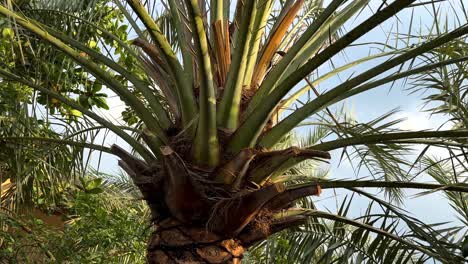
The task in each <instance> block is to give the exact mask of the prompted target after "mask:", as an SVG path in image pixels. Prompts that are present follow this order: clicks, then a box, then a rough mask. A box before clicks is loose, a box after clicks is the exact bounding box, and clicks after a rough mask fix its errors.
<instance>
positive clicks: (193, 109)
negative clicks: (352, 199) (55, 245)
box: [0, 0, 468, 263]
mask: <svg viewBox="0 0 468 264" xmlns="http://www.w3.org/2000/svg"><path fill="white" fill-rule="evenodd" d="M19 2H22V1H6V2H4V3H3V4H2V5H0V15H1V16H2V17H3V18H4V19H3V20H2V21H8V22H7V23H3V25H5V24H7V25H9V30H7V31H5V30H4V31H3V32H6V33H5V36H7V37H8V38H6V39H7V41H9V43H11V45H12V46H14V47H21V45H20V44H21V43H24V41H25V39H28V40H32V41H34V42H35V43H41V44H43V45H47V47H48V48H52V49H54V50H56V51H58V52H60V54H62V55H63V58H66V60H67V63H66V65H65V64H64V65H63V66H62V67H58V70H57V72H58V73H60V74H59V75H62V74H66V73H67V72H70V71H73V72H75V71H76V72H80V73H83V76H84V78H83V79H82V80H81V82H80V81H78V82H77V83H74V84H75V85H74V88H73V89H64V90H61V89H62V88H61V87H65V85H64V84H67V82H66V81H63V79H61V78H57V79H52V81H44V78H38V75H40V74H42V75H44V74H45V73H46V72H47V70H48V69H41V68H39V67H36V66H34V67H27V68H28V69H30V70H29V71H27V73H28V74H24V71H22V70H24V68H25V67H26V66H28V65H27V63H25V64H24V65H22V67H14V66H16V65H13V66H12V65H9V64H5V63H1V64H0V76H1V77H2V78H3V79H4V81H8V82H15V83H20V84H22V85H25V86H28V87H30V88H32V89H34V90H36V91H38V92H39V93H40V94H41V95H43V96H46V97H48V98H52V99H54V102H60V104H62V105H65V106H67V107H68V108H69V109H74V110H77V111H79V112H81V113H82V114H83V115H84V116H85V117H86V118H91V119H92V120H94V122H93V123H90V122H86V124H87V126H88V127H86V128H84V129H83V130H82V131H81V132H82V133H86V132H89V131H93V130H99V129H107V130H110V131H112V132H113V133H115V134H116V135H118V136H119V137H120V138H121V139H122V140H124V141H125V142H126V143H128V144H129V145H130V146H131V148H132V149H133V151H134V153H133V154H132V153H130V152H128V151H126V150H125V149H124V148H123V147H120V146H117V145H113V146H112V147H111V148H108V147H106V146H102V145H97V144H93V143H90V142H84V141H79V140H70V137H68V138H67V139H64V140H56V139H54V140H50V139H49V140H48V142H52V143H59V144H66V145H71V146H78V147H86V148H91V149H96V150H99V151H103V152H108V153H112V154H114V155H116V156H118V157H119V158H120V161H119V165H120V167H121V168H122V169H123V170H125V171H126V172H127V173H128V175H129V176H130V177H131V178H132V180H133V182H134V184H135V185H136V186H137V187H138V188H139V189H140V191H141V193H142V195H143V198H144V199H145V200H146V201H147V204H148V206H149V207H150V209H151V212H152V221H153V223H154V225H155V226H156V229H155V231H154V233H153V234H152V237H151V238H150V241H149V243H148V252H147V260H148V263H191V262H195V263H240V262H241V259H242V257H243V254H244V252H245V251H246V250H247V249H248V248H249V247H251V246H252V245H254V244H256V243H258V242H260V241H263V240H265V239H266V238H268V237H269V236H271V235H273V234H275V233H277V232H280V231H281V230H284V229H287V228H293V227H295V226H299V225H301V224H303V223H304V222H307V221H311V220H308V219H313V220H314V221H320V220H319V219H328V220H331V221H333V222H334V226H333V228H332V230H333V232H342V230H344V229H343V226H348V227H349V226H351V227H352V229H350V230H351V232H353V234H354V232H360V234H361V238H362V240H363V241H364V242H363V243H367V242H366V238H369V237H370V235H369V234H370V233H372V234H373V235H372V236H377V238H376V239H377V241H380V242H382V241H384V243H385V245H386V246H387V247H388V246H392V248H394V249H395V250H393V251H387V252H389V253H387V254H388V255H386V256H387V257H389V258H388V259H392V257H391V256H398V257H400V256H407V255H408V254H415V255H417V256H418V258H420V259H425V258H433V259H437V260H439V261H442V262H445V263H454V262H460V261H463V260H462V259H463V258H462V257H461V254H460V248H459V247H458V246H457V245H455V242H454V241H451V240H450V239H451V238H449V237H448V235H449V234H452V233H451V232H452V231H453V230H436V229H435V228H434V227H431V226H427V225H424V224H423V223H421V222H420V221H417V219H413V218H409V217H407V216H405V215H404V214H402V213H401V212H400V211H399V210H397V209H395V208H394V206H393V205H391V204H389V203H387V202H385V201H384V200H382V199H380V198H379V197H378V196H375V195H372V194H370V193H368V192H367V191H364V190H362V189H357V188H386V190H387V192H388V194H389V195H390V196H391V198H393V199H396V198H401V197H400V196H401V195H402V194H401V192H399V191H398V190H401V189H403V188H414V189H426V190H440V189H443V190H445V191H447V192H454V193H464V192H468V186H467V185H466V184H464V183H459V182H457V181H454V182H451V183H447V182H441V183H439V184H431V183H424V182H415V181H414V180H412V179H411V176H410V175H409V173H407V172H406V171H405V169H404V168H403V167H405V166H407V167H411V168H412V167H413V164H412V163H411V162H409V161H407V160H406V159H405V158H404V157H403V155H404V154H405V153H406V152H407V151H408V146H409V145H416V144H424V145H427V146H435V147H443V148H446V149H447V150H449V151H452V152H454V151H455V153H458V152H457V151H461V152H462V153H463V151H464V149H465V148H466V147H467V144H466V138H467V137H468V131H467V130H466V124H467V122H466V120H467V119H468V116H467V114H466V108H464V107H466V98H467V93H466V87H464V86H463V84H462V83H460V84H459V86H458V88H457V89H458V90H457V92H455V93H444V96H446V98H445V99H447V98H448V99H450V100H449V101H447V100H445V101H444V102H446V101H447V102H451V103H450V104H449V105H448V106H449V109H448V110H447V109H446V106H444V107H445V108H444V109H445V110H444V111H446V112H447V111H448V112H450V113H452V112H453V111H452V110H453V109H454V108H453V106H456V109H458V110H457V111H459V113H460V114H461V116H459V119H457V120H454V121H453V123H456V125H454V126H453V127H451V129H449V130H438V131H402V130H398V129H395V128H394V127H393V125H394V124H395V122H386V123H384V124H382V122H383V120H385V119H386V118H388V117H389V115H384V116H382V117H381V118H377V119H375V120H372V121H371V122H368V123H361V122H358V121H356V120H350V119H349V117H348V116H346V117H345V118H344V119H343V118H341V120H340V119H339V118H337V117H336V116H335V115H336V114H333V112H332V111H331V110H330V108H329V107H331V106H333V105H334V104H337V103H339V102H341V101H343V100H344V99H347V98H349V97H351V96H353V95H356V94H361V93H363V92H366V91H369V90H371V89H374V88H377V87H379V86H382V85H384V84H388V83H392V82H394V81H397V80H399V79H403V78H407V77H409V76H416V75H418V74H419V75H421V74H430V73H432V72H433V71H434V70H436V69H441V68H444V67H448V66H450V65H455V66H456V67H461V69H463V67H464V66H466V60H467V57H466V43H465V42H464V36H465V35H466V34H467V32H468V25H467V24H466V23H465V22H461V21H462V20H463V18H459V20H457V21H456V22H454V24H455V26H452V27H450V26H449V24H447V25H448V26H447V27H446V28H444V29H441V28H440V27H439V26H438V23H439V13H438V11H437V10H436V8H435V5H436V3H434V2H435V1H434V2H428V3H426V2H421V3H419V2H417V1H415V0H396V1H393V2H392V3H388V2H386V1H383V2H382V3H381V5H380V6H379V7H378V10H377V11H376V12H375V13H374V14H372V15H370V16H369V17H368V18H366V19H365V20H363V22H361V23H360V24H359V25H357V26H355V27H354V28H353V29H352V30H350V31H348V32H343V31H344V25H345V23H346V22H347V21H350V20H351V19H352V18H353V17H355V16H358V15H360V14H361V15H362V13H361V11H362V9H363V8H364V7H366V6H367V5H368V4H369V2H370V1H369V0H354V1H345V0H333V1H331V2H330V3H328V4H327V5H325V6H324V3H323V2H322V1H305V0H298V1H289V0H287V1H274V0H263V1H235V3H230V2H229V1H209V3H208V1H197V0H185V1H180V0H168V1H164V2H162V5H158V2H157V1H147V2H146V3H145V4H144V3H143V2H142V1H140V0H127V1H119V0H116V1H113V2H110V1H109V2H105V3H104V4H103V3H102V2H98V3H96V2H94V1H84V2H85V5H82V6H80V8H91V9H93V8H94V10H104V9H105V10H106V12H108V13H112V12H118V13H119V14H121V15H123V16H125V21H126V22H127V23H128V24H129V26H131V27H130V29H128V28H127V27H124V28H122V29H120V28H119V29H118V30H121V31H122V32H124V33H127V32H129V33H131V34H134V35H135V36H136V37H135V39H134V40H133V41H131V42H129V41H125V40H122V39H121V38H120V37H119V34H118V33H112V32H111V31H109V30H108V29H106V28H103V27H102V26H99V25H96V23H93V21H91V20H87V19H86V18H83V17H80V16H77V15H76V8H74V7H73V5H72V7H71V8H70V10H67V11H60V12H59V11H56V10H54V9H53V8H49V9H42V10H39V11H38V10H34V9H32V11H33V12H29V13H28V12H20V11H19V10H18V9H17V8H16V4H18V3H19ZM28 2H31V3H34V2H41V1H28ZM52 2H60V1H52ZM421 6H422V7H427V6H430V7H434V10H435V11H434V21H435V23H434V25H435V26H434V28H436V29H437V30H433V31H430V33H429V34H426V35H420V36H419V35H418V36H415V33H414V32H412V31H411V30H410V31H409V32H408V33H407V34H401V33H399V34H396V39H397V42H399V43H401V42H403V43H404V44H406V45H405V47H403V48H398V45H395V47H392V46H391V45H390V44H389V43H388V41H387V40H384V41H382V42H381V43H378V44H376V45H377V46H379V47H383V48H387V49H386V50H383V51H382V52H381V53H377V54H373V55H370V56H367V57H364V58H362V59H360V60H357V61H354V62H351V63H349V64H346V65H344V66H341V67H338V68H335V69H332V70H330V71H329V72H327V73H326V74H325V75H321V76H315V75H313V76H312V77H313V79H312V80H311V79H310V78H309V76H310V75H311V74H312V73H314V72H315V71H316V70H317V69H319V67H321V66H322V65H324V64H325V63H327V62H332V59H333V58H335V56H338V55H339V54H340V53H342V52H345V51H346V50H347V49H348V48H350V47H353V45H355V44H353V43H355V41H356V40H357V39H359V38H361V37H362V36H364V35H366V34H367V33H368V32H370V31H371V30H372V29H374V28H376V27H378V26H379V25H381V24H382V23H384V22H385V21H387V20H390V19H392V18H395V19H398V18H397V14H398V13H399V12H401V11H402V10H404V9H414V8H418V7H421ZM462 7H463V4H462ZM231 8H232V11H231ZM278 8H279V10H278V11H277V9H278ZM34 11H36V12H34ZM38 12H45V14H47V15H48V16H49V17H53V16H54V15H56V14H57V13H60V15H61V16H64V17H67V18H68V20H62V22H60V23H48V21H47V19H44V20H43V21H42V22H39V21H38V20H37V18H36V19H34V18H33V16H34V15H35V14H36V15H37V14H38ZM465 13H466V12H465ZM399 19H402V18H399ZM404 19H407V18H404ZM63 21H66V22H63ZM408 23H409V24H410V26H409V28H410V29H411V24H412V21H408ZM81 28H86V29H88V30H90V29H92V30H94V35H93V36H92V41H88V42H83V41H80V39H79V38H77V36H79V32H80V29H81ZM434 31H435V33H433V32H434ZM12 32H14V33H15V34H12ZM397 33H398V32H397ZM421 34H422V33H421ZM390 37H391V36H390V35H389V36H388V38H390ZM415 39H416V40H417V41H415ZM15 45H16V46H15ZM366 45H372V43H367V44H366ZM400 45H401V44H400ZM28 48H30V50H34V48H33V47H32V46H31V45H29V46H28ZM438 50H445V51H446V52H445V54H447V56H439V55H437V53H433V52H435V51H438ZM437 58H442V60H436V59H437ZM365 62H373V63H374V66H373V67H372V68H369V69H367V70H363V71H359V73H358V74H354V75H353V76H352V77H350V78H349V79H348V80H346V81H343V82H342V83H340V84H338V85H337V86H336V87H334V88H331V89H329V90H328V91H326V92H324V93H319V91H318V90H317V89H316V87H315V86H316V85H318V84H319V83H320V82H322V81H324V80H326V79H328V78H330V77H332V76H335V75H337V74H339V73H340V72H343V71H345V70H347V69H350V68H353V67H354V66H357V65H361V64H363V63H365ZM407 64H409V66H405V65H407ZM51 65H55V66H57V65H59V64H57V63H56V62H54V63H51ZM55 68H57V67H55ZM394 68H398V70H397V71H392V69H394ZM356 69H357V70H358V69H359V68H356ZM443 74H445V72H444V73H443ZM434 76H435V75H434ZM445 77H446V78H447V80H452V75H450V74H447V75H446V76H445ZM463 77H466V73H463ZM435 79H436V80H437V78H435ZM421 81H422V82H421V85H422V84H423V83H424V81H425V79H424V78H422V79H421ZM304 82H305V84H306V85H305V86H304V87H303V88H298V87H297V86H298V85H299V84H301V83H304ZM90 83H92V84H93V85H92V86H90ZM442 84H446V83H442ZM452 84H453V83H449V85H448V86H447V87H448V89H454V88H453V85H452ZM102 86H105V87H106V88H108V89H110V90H111V91H112V92H113V93H115V94H116V95H117V96H119V97H120V99H121V100H122V101H123V102H124V103H125V104H126V106H127V111H126V112H125V113H124V117H125V120H126V121H127V123H128V124H129V125H128V126H120V125H117V124H115V123H113V122H111V121H109V120H107V119H105V118H103V117H101V116H100V115H99V114H98V112H96V108H93V104H91V103H90V102H93V100H91V101H90V100H88V99H89V98H90V96H91V95H93V91H99V89H100V87H102ZM433 86H434V85H431V86H425V87H424V86H423V88H424V89H426V88H429V87H433ZM93 87H97V88H96V90H95V89H94V88H93ZM440 87H442V88H444V86H440ZM447 87H445V88H447ZM420 88H421V86H420ZM437 88H438V87H437ZM309 92H313V93H314V94H315V98H313V99H310V98H309V99H308V100H307V101H306V102H305V103H304V102H302V100H303V98H304V96H305V95H307V94H308V93H309ZM94 94H96V92H94ZM440 98H441V97H440V96H439V97H437V98H431V99H432V100H433V101H435V100H441V99H440ZM455 99H456V100H457V101H453V102H454V103H453V102H452V100H455ZM97 101H98V102H95V103H94V105H97V106H99V105H101V106H102V104H101V103H102V100H97ZM99 102H101V103H99ZM296 102H299V103H300V104H296V108H292V106H293V105H294V104H295V103H296ZM460 109H461V110H460ZM463 109H465V110H463ZM457 113H458V112H457ZM310 117H316V118H317V119H318V120H319V122H313V123H310V122H309V123H306V122H305V121H306V120H307V119H308V118H310ZM317 119H316V120H317ZM86 120H87V121H89V119H86ZM298 126H311V127H313V128H314V129H315V130H314V133H318V134H320V133H321V137H319V139H320V140H325V141H324V142H320V141H319V140H309V142H304V144H300V145H295V146H288V147H286V145H287V141H285V138H287V137H288V136H289V137H290V136H292V135H293V134H292V132H291V131H292V130H293V129H294V128H296V127H298ZM77 133H78V134H79V133H80V132H77ZM71 138H73V137H71ZM28 140H36V141H40V140H45V139H41V138H35V139H31V138H29V139H28ZM336 149H345V150H346V149H354V150H355V151H354V154H355V156H356V157H359V158H360V159H361V163H360V165H361V166H362V167H367V168H369V170H370V171H371V172H373V173H374V175H375V177H376V178H375V179H374V180H366V181H363V180H348V181H343V180H340V181H338V180H336V181H333V180H325V179H322V178H317V177H301V176H300V174H302V173H301V171H302V172H304V170H303V168H302V167H301V164H302V166H303V165H304V164H315V166H316V164H317V163H320V162H325V161H326V160H328V159H330V158H331V156H330V154H329V152H330V151H333V150H336ZM423 152H424V151H423ZM343 155H344V156H346V155H350V154H349V153H348V152H347V151H344V152H343ZM455 156H456V157H457V158H460V157H461V159H463V158H465V159H466V157H463V155H461V156H460V154H456V155H455ZM451 157H452V156H451ZM457 158H455V157H452V158H451V160H453V161H454V162H455V161H457ZM420 159H421V158H417V161H419V160H420ZM462 163H463V160H460V164H462ZM411 168H410V169H409V170H411ZM294 175H295V176H294ZM329 188H349V189H350V190H352V191H353V192H356V193H359V194H361V195H364V196H366V197H368V198H369V199H371V200H372V201H374V202H378V203H379V204H381V205H385V208H386V209H385V211H386V212H385V213H384V214H380V215H377V216H376V215H374V214H373V213H372V212H371V211H370V210H369V211H368V213H367V214H366V215H364V216H363V217H362V218H361V219H360V220H353V219H350V218H346V217H345V214H344V212H345V211H346V206H344V207H343V208H342V210H340V212H337V213H335V214H333V213H327V212H323V211H319V210H316V209H298V208H293V206H294V204H295V202H296V201H297V200H300V199H301V198H305V197H308V196H311V195H319V194H320V192H321V190H323V189H329ZM399 195H400V196H399ZM309 202H310V201H309ZM395 218H399V219H403V220H404V222H405V224H406V225H408V227H409V228H408V229H409V231H408V232H409V233H408V234H405V235H402V236H401V237H400V236H399V235H398V232H397V231H398V230H397V228H396V227H395V226H394V225H393V224H392V225H391V226H388V225H386V223H388V222H386V221H387V220H389V219H395ZM380 221H383V222H384V223H383V224H382V223H381V222H380ZM378 224H380V227H376V226H377V225H378ZM348 229H349V228H348ZM340 230H341V231H340ZM444 232H445V233H444ZM446 235H447V236H446ZM331 238H333V239H335V240H336V239H338V238H339V236H336V235H335V236H333V237H330V239H331ZM328 241H334V240H328ZM380 242H379V243H380ZM330 243H333V242H330ZM382 248H385V247H382ZM382 252H383V251H382ZM351 253H353V252H351ZM329 258H331V256H326V258H325V259H329Z"/></svg>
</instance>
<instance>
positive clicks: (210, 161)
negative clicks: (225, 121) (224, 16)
mask: <svg viewBox="0 0 468 264" xmlns="http://www.w3.org/2000/svg"><path fill="white" fill-rule="evenodd" d="M185 2H186V3H187V8H188V12H189V16H190V21H191V24H192V33H193V35H194V43H195V49H196V50H195V53H196V58H197V62H198V65H199V67H198V68H199V70H200V74H199V75H200V79H201V80H200V96H199V104H200V112H199V117H198V127H197V131H196V135H195V144H194V153H193V155H194V157H195V160H196V161H197V162H198V163H199V164H202V165H207V166H209V167H214V166H216V165H217V164H218V162H219V145H218V136H217V133H218V131H217V126H216V92H215V87H214V80H213V73H212V69H211V61H210V56H209V51H208V39H207V35H206V31H205V26H204V24H203V18H202V15H201V12H200V9H199V6H198V1H197V0H186V1H185Z"/></svg>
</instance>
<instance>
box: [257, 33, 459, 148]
mask: <svg viewBox="0 0 468 264" xmlns="http://www.w3.org/2000/svg"><path fill="white" fill-rule="evenodd" d="M467 33H468V25H465V26H462V27H460V28H457V29H455V30H453V31H451V32H449V33H447V34H445V35H442V36H440V37H438V38H435V39H433V40H431V41H427V42H426V43H424V44H422V45H420V46H418V47H416V48H413V49H411V50H410V51H408V52H406V53H404V54H402V55H400V56H398V57H396V58H393V59H391V60H388V61H387V62H384V63H382V64H380V65H378V66H376V67H374V68H372V69H370V70H368V71H366V72H364V73H362V74H360V75H358V76H356V77H354V78H352V79H350V80H348V81H346V82H344V83H342V84H341V85H338V86H337V87H335V88H334V89H332V90H330V91H328V92H326V93H324V94H322V95H321V96H320V97H318V98H316V99H315V100H312V101H311V102H309V103H307V104H305V105H304V106H303V107H301V108H299V109H298V110H296V111H295V112H294V113H292V114H291V115H289V116H288V117H287V118H285V119H284V120H282V121H281V122H280V123H279V124H278V125H276V126H275V127H274V128H273V129H271V130H270V131H269V132H268V133H266V134H265V136H264V137H263V138H262V139H261V141H260V145H261V146H264V147H271V146H273V145H274V144H275V143H276V142H278V140H280V139H281V138H282V137H283V136H284V135H285V134H286V133H288V132H289V131H291V129H293V128H294V127H295V126H296V125H298V124H299V123H300V122H301V121H303V120H304V119H306V118H307V117H309V116H310V115H312V114H314V113H316V112H317V111H319V110H320V109H323V108H324V107H326V106H327V105H329V104H330V102H332V101H333V100H334V99H335V98H336V97H338V96H340V95H341V94H343V93H345V92H347V91H348V90H350V89H352V88H354V87H356V86H358V85H360V84H362V83H364V82H365V81H367V80H369V79H371V78H373V77H375V76H377V75H379V74H381V73H383V72H385V71H387V70H389V69H391V68H393V67H395V66H398V65H400V64H402V63H404V62H406V61H408V60H411V59H414V58H416V57H417V56H419V55H421V54H423V53H425V52H427V51H430V50H432V49H434V48H436V47H439V46H441V45H443V44H445V43H447V42H449V41H451V40H453V39H456V38H458V37H461V36H463V35H465V34H467ZM288 79H289V78H288ZM286 81H287V80H286ZM286 81H285V82H286ZM279 90H280V87H278V88H277V89H275V91H273V93H272V94H275V93H276V92H277V91H279ZM271 97H272V96H271Z"/></svg>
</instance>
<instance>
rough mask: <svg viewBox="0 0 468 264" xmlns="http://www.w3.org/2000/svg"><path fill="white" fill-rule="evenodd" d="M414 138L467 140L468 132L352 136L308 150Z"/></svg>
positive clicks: (417, 132) (327, 149)
mask: <svg viewBox="0 0 468 264" xmlns="http://www.w3.org/2000/svg"><path fill="white" fill-rule="evenodd" d="M416 138H468V130H443V131H412V132H396V133H386V134H378V135H362V136H353V137H350V138H341V139H337V140H332V141H328V142H324V143H320V144H317V145H314V146H311V147H309V148H310V149H314V150H322V151H330V150H334V149H338V148H343V147H348V146H355V145H363V144H379V143H381V144H384V143H386V142H388V141H396V140H400V139H416ZM394 143H395V142H394Z"/></svg>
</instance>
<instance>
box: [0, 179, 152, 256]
mask: <svg viewBox="0 0 468 264" xmlns="http://www.w3.org/2000/svg"><path fill="white" fill-rule="evenodd" d="M85 182H86V188H85V190H81V188H76V187H69V188H67V190H66V191H64V192H63V196H62V197H61V201H60V202H58V203H59V204H60V205H61V207H57V206H51V205H50V204H49V205H47V204H37V205H36V206H37V207H38V208H41V210H42V211H44V212H49V213H50V214H53V213H52V212H55V214H60V215H61V216H62V218H63V221H66V222H65V227H64V228H63V230H61V229H55V228H53V227H51V226H49V225H47V223H44V222H43V221H42V220H40V219H37V218H34V217H19V216H11V215H9V212H6V211H4V212H0V222H2V223H3V225H4V227H6V228H7V230H8V231H7V232H2V233H0V259H1V260H0V263H48V262H49V261H50V258H49V257H48V256H47V255H46V252H49V253H50V254H51V255H52V256H53V257H54V258H55V259H56V261H57V263H76V264H78V263H103V264H104V263H109V264H111V263H144V260H145V254H144V252H145V248H146V241H147V238H148V234H149V231H148V230H149V228H148V220H147V218H146V217H145V215H147V212H146V210H147V208H146V206H145V205H144V203H143V202H142V201H136V200H134V199H132V198H131V197H130V196H128V194H125V193H124V192H121V191H119V190H118V189H117V187H115V186H112V185H107V186H106V185H103V184H101V182H102V179H99V178H96V179H87V180H86V181H85ZM98 188H99V190H100V192H101V193H99V194H95V193H96V190H97V189H98ZM104 189H105V191H104ZM23 227H26V228H28V229H29V230H31V232H29V233H28V232H24V231H20V230H21V228H23ZM28 245H30V246H28ZM2 261H3V262H2ZM5 261H6V262H5Z"/></svg>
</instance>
